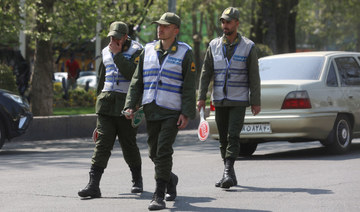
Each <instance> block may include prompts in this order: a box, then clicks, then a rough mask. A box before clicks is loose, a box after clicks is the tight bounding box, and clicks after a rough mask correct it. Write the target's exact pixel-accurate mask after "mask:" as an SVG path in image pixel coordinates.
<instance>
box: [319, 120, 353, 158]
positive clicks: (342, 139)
mask: <svg viewBox="0 0 360 212" xmlns="http://www.w3.org/2000/svg"><path fill="white" fill-rule="evenodd" d="M351 140H352V126H351V123H350V120H349V118H348V117H347V116H345V115H338V117H337V118H336V120H335V123H334V127H333V129H332V130H331V132H330V133H329V136H328V137H327V139H326V140H324V141H321V143H322V144H323V145H324V146H326V147H328V148H330V149H331V151H333V152H335V153H344V152H346V151H348V150H349V149H350V145H351Z"/></svg>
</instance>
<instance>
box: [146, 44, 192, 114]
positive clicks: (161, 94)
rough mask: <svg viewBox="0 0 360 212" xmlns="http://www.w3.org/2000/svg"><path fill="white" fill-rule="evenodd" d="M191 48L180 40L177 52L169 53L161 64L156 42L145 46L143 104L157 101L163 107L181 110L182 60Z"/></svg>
mask: <svg viewBox="0 0 360 212" xmlns="http://www.w3.org/2000/svg"><path fill="white" fill-rule="evenodd" d="M189 49H191V47H190V46H189V45H187V44H186V43H182V42H178V48H177V51H176V52H175V53H169V54H168V55H167V56H166V58H165V59H164V61H163V63H162V65H161V66H160V63H159V59H158V55H157V51H156V50H155V42H153V43H148V44H146V46H145V55H144V67H143V81H144V94H143V99H142V104H143V105H145V104H148V103H151V102H152V101H154V100H155V103H156V104H157V105H158V106H160V107H163V108H167V109H171V110H176V111H180V110H181V94H182V84H183V82H184V79H183V75H182V62H183V59H184V57H185V54H186V52H187V51H188V50H189Z"/></svg>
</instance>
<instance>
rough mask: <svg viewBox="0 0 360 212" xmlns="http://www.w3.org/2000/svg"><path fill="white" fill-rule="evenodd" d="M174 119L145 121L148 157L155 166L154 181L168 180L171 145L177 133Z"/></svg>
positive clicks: (171, 153) (171, 163) (172, 151)
mask: <svg viewBox="0 0 360 212" xmlns="http://www.w3.org/2000/svg"><path fill="white" fill-rule="evenodd" d="M177 120H178V119H176V118H168V119H164V120H159V121H147V122H146V128H147V133H148V136H149V138H148V140H147V143H148V147H149V157H150V159H151V160H152V161H153V163H154V164H155V180H158V179H161V180H164V181H166V182H168V181H169V180H170V174H171V169H172V165H173V162H172V155H173V153H174V150H173V147H172V146H173V144H174V142H175V139H176V135H177V133H178V131H179V130H178V128H177V124H176V123H177Z"/></svg>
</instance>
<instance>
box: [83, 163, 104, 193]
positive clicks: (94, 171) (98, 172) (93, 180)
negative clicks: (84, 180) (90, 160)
mask: <svg viewBox="0 0 360 212" xmlns="http://www.w3.org/2000/svg"><path fill="white" fill-rule="evenodd" d="M103 173H104V168H101V167H98V166H95V165H92V166H91V168H90V172H89V176H90V180H89V183H88V184H87V185H86V187H85V188H84V189H82V190H80V191H79V192H78V195H79V196H80V197H91V198H100V197H101V192H100V188H99V185H100V179H101V176H102V174H103Z"/></svg>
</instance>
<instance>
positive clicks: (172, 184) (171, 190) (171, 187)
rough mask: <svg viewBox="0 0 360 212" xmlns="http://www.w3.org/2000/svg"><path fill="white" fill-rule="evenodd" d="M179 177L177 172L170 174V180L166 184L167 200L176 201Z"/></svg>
mask: <svg viewBox="0 0 360 212" xmlns="http://www.w3.org/2000/svg"><path fill="white" fill-rule="evenodd" d="M178 181H179V178H178V176H176V174H174V173H172V172H171V175H170V181H169V183H168V184H167V186H166V195H165V200H166V201H174V200H175V198H176V194H177V193H176V186H177V184H178Z"/></svg>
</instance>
